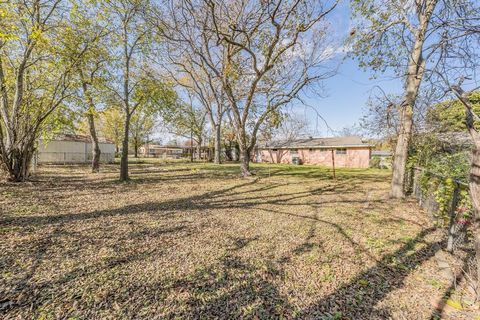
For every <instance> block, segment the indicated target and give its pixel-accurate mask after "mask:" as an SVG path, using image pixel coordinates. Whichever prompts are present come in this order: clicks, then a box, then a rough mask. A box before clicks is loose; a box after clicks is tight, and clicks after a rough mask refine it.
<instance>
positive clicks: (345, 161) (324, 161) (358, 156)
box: [260, 147, 370, 168]
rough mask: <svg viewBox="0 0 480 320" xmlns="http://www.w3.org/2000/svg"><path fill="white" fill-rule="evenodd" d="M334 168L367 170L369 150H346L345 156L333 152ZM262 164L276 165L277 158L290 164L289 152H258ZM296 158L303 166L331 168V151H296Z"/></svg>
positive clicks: (290, 153)
mask: <svg viewBox="0 0 480 320" xmlns="http://www.w3.org/2000/svg"><path fill="white" fill-rule="evenodd" d="M333 153H334V157H335V166H336V167H339V168H341V167H347V168H368V166H369V163H370V149H369V148H361V147H360V148H348V149H347V154H336V152H335V151H334V152H333ZM260 154H261V157H262V162H269V163H277V157H279V158H280V162H281V163H292V152H291V151H290V150H281V149H279V150H277V151H272V150H267V149H264V150H260ZM297 156H298V157H299V158H300V159H301V160H302V163H303V164H311V165H322V166H329V167H331V166H332V150H327V149H312V150H309V149H298V151H297Z"/></svg>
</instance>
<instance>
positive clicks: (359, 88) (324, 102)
mask: <svg viewBox="0 0 480 320" xmlns="http://www.w3.org/2000/svg"><path fill="white" fill-rule="evenodd" d="M351 23H352V22H351V17H350V8H349V1H341V2H340V4H339V5H338V6H337V7H336V9H335V10H334V11H333V12H332V14H331V16H330V27H331V31H332V32H331V34H332V35H333V36H332V41H333V42H334V43H336V46H337V47H342V46H343V42H344V39H345V38H346V36H347V35H348V33H349V32H350V29H351ZM343 56H344V54H337V56H336V57H334V58H333V61H332V62H333V63H334V64H338V63H340V66H339V70H338V73H337V74H336V75H335V76H334V77H332V78H330V79H327V80H325V81H324V83H323V85H324V89H325V94H324V95H322V96H313V95H309V97H308V98H306V99H305V100H306V101H307V103H308V104H309V105H312V106H315V108H316V111H317V112H318V114H320V115H321V116H322V117H323V118H324V120H325V121H326V122H327V124H328V126H329V127H330V128H331V129H333V130H337V131H338V130H341V129H342V128H344V127H350V126H352V125H354V124H355V123H357V124H358V122H359V120H360V118H361V117H362V115H363V114H364V110H365V109H366V105H367V102H368V99H369V97H370V96H371V95H373V94H375V93H377V94H378V93H380V90H379V89H378V88H377V87H381V88H382V90H383V91H384V92H386V93H388V94H391V93H398V92H400V91H401V89H402V80H401V79H398V78H395V79H394V78H393V76H392V73H388V72H387V73H386V74H377V75H376V76H377V77H376V78H375V79H373V76H374V74H373V73H372V72H371V71H368V70H363V69H360V68H359V67H358V63H357V61H354V60H352V59H350V58H346V59H344V57H343ZM294 112H295V113H297V114H299V115H302V116H305V118H306V120H307V121H308V122H309V123H310V125H311V131H312V132H310V133H311V134H313V135H315V136H330V135H332V134H335V133H334V132H332V131H331V130H329V129H328V128H327V126H326V125H325V123H324V122H323V120H318V116H317V113H316V112H314V111H312V110H311V108H305V107H304V106H301V105H297V106H295V107H294ZM317 123H318V125H317Z"/></svg>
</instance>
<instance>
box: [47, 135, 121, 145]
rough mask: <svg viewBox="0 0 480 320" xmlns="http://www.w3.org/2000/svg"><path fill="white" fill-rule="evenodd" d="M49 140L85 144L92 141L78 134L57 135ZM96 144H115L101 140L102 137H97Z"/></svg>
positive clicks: (104, 139)
mask: <svg viewBox="0 0 480 320" xmlns="http://www.w3.org/2000/svg"><path fill="white" fill-rule="evenodd" d="M41 140H42V139H41ZM51 140H52V141H73V142H87V143H91V142H92V140H91V138H90V137H89V136H84V135H80V134H67V133H62V134H57V135H56V136H54V137H53V138H52V139H51ZM98 142H99V143H109V144H114V143H115V142H113V141H112V140H110V139H107V138H103V137H98Z"/></svg>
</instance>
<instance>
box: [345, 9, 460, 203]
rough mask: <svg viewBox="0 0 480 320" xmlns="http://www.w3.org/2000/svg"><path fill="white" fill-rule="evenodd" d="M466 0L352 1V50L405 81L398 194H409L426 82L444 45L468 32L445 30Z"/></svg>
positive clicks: (394, 187)
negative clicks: (414, 134) (407, 184)
mask: <svg viewBox="0 0 480 320" xmlns="http://www.w3.org/2000/svg"><path fill="white" fill-rule="evenodd" d="M463 2H469V1H468V0H467V1H463V0H462V1H447V0H414V1H408V0H387V1H383V0H353V1H352V6H353V12H354V17H355V25H356V26H355V29H354V30H352V32H351V34H352V38H353V46H352V48H353V51H352V53H353V54H354V55H355V56H356V57H358V58H359V61H360V65H361V66H363V67H370V68H372V69H373V70H375V71H379V72H383V71H385V70H387V69H389V70H392V71H393V72H394V73H395V74H396V75H397V76H398V77H399V78H401V79H403V81H404V86H403V95H402V99H401V102H400V103H399V105H398V106H396V107H398V112H399V116H398V136H397V139H396V140H397V141H396V146H395V150H394V163H393V176H392V182H391V192H390V194H391V196H392V197H394V198H402V197H404V195H405V191H406V188H405V173H406V164H407V158H408V150H409V145H410V140H411V136H412V128H413V122H414V117H415V113H416V112H417V111H416V108H417V107H418V106H417V105H418V96H419V92H420V90H421V87H422V84H423V85H432V80H433V79H434V78H435V77H432V75H434V74H435V73H436V72H437V71H438V67H439V61H440V60H441V59H442V57H443V55H444V53H445V50H444V48H445V45H446V44H447V43H461V41H462V37H463V35H460V34H457V37H454V38H450V37H448V36H446V35H447V34H448V29H449V28H451V27H452V21H454V20H456V19H458V18H459V17H457V16H456V10H457V8H458V5H459V4H461V3H463ZM464 18H465V17H463V18H460V19H464ZM425 79H427V80H428V81H427V82H425ZM425 92H431V90H425Z"/></svg>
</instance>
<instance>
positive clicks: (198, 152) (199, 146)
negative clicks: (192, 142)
mask: <svg viewBox="0 0 480 320" xmlns="http://www.w3.org/2000/svg"><path fill="white" fill-rule="evenodd" d="M197 160H202V140H200V139H199V140H198V143H197Z"/></svg>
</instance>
